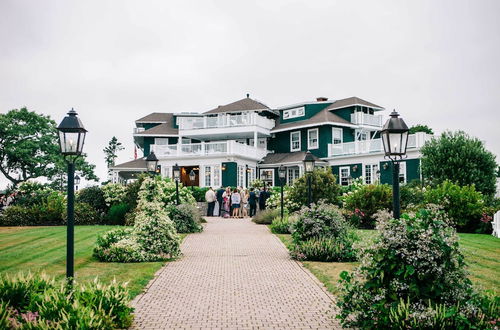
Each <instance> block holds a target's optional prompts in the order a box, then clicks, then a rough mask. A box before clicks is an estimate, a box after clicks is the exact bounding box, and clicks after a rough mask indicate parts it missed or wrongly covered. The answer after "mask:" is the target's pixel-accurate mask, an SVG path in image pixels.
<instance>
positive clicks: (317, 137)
mask: <svg viewBox="0 0 500 330" xmlns="http://www.w3.org/2000/svg"><path fill="white" fill-rule="evenodd" d="M314 131H316V147H311V144H310V143H311V139H310V137H309V134H310V133H311V132H314ZM307 149H308V150H313V149H319V129H318V128H311V129H308V130H307Z"/></svg>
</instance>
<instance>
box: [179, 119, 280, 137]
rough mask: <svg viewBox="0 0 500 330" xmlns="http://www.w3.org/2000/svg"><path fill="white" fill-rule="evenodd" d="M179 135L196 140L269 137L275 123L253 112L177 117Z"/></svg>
mask: <svg viewBox="0 0 500 330" xmlns="http://www.w3.org/2000/svg"><path fill="white" fill-rule="evenodd" d="M177 124H178V125H179V134H180V135H182V136H186V137H192V138H197V139H202V140H203V139H208V138H210V139H211V140H215V139H237V138H254V137H255V135H256V134H257V137H265V136H270V130H271V129H272V128H273V127H274V125H275V123H274V120H272V119H267V118H266V117H262V116H259V115H258V114H257V113H255V112H246V113H242V114H220V115H217V116H200V117H177Z"/></svg>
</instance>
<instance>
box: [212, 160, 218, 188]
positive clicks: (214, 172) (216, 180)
mask: <svg viewBox="0 0 500 330" xmlns="http://www.w3.org/2000/svg"><path fill="white" fill-rule="evenodd" d="M212 173H213V177H214V179H213V182H212V187H220V166H219V165H215V166H212Z"/></svg>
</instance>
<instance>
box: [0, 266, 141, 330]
mask: <svg viewBox="0 0 500 330" xmlns="http://www.w3.org/2000/svg"><path fill="white" fill-rule="evenodd" d="M132 311H133V308H131V307H130V306H129V297H128V292H127V290H126V288H125V286H123V285H120V284H118V283H116V282H115V281H113V282H111V283H110V284H109V285H103V284H100V283H98V282H97V280H95V281H94V283H90V284H85V285H76V286H75V287H74V289H73V291H72V290H71V288H69V287H68V286H67V284H66V283H62V284H59V283H57V282H55V281H54V279H52V278H49V277H47V276H45V275H32V274H27V275H23V274H18V275H16V276H13V277H8V276H2V275H0V327H1V328H2V329H4V328H5V329H10V328H22V329H114V328H127V327H129V326H130V325H131V324H132V320H133V316H132Z"/></svg>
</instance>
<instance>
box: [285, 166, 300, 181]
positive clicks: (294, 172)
mask: <svg viewBox="0 0 500 330" xmlns="http://www.w3.org/2000/svg"><path fill="white" fill-rule="evenodd" d="M287 174H288V175H287V176H286V183H287V184H288V185H289V186H291V185H293V182H294V181H295V180H297V179H298V178H299V177H300V169H299V167H298V166H297V167H288V168H287Z"/></svg>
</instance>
